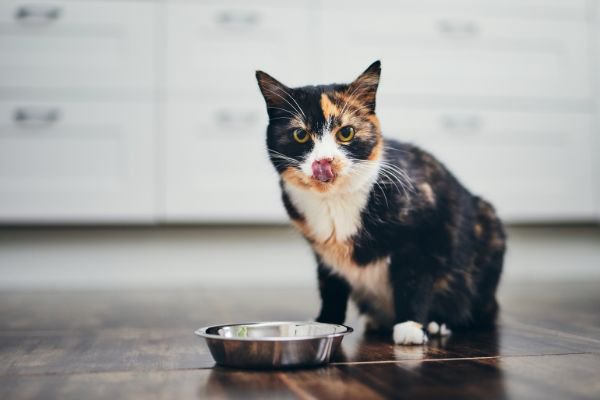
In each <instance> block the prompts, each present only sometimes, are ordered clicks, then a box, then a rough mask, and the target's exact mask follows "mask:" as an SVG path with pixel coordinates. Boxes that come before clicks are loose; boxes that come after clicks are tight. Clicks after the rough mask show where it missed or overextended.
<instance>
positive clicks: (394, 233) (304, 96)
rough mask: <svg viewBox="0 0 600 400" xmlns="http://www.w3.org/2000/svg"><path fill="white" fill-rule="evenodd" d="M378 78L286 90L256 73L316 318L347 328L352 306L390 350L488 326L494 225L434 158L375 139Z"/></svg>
mask: <svg viewBox="0 0 600 400" xmlns="http://www.w3.org/2000/svg"><path fill="white" fill-rule="evenodd" d="M380 75H381V63H380V62H379V61H376V62H374V63H373V64H372V65H371V66H369V67H368V68H367V69H366V70H365V71H364V72H363V73H362V74H361V75H360V76H359V77H358V78H357V79H355V80H354V81H353V82H352V83H350V84H330V85H319V86H304V87H298V88H289V87H287V86H285V85H284V84H282V83H280V82H279V81H277V80H276V79H275V78H273V77H271V76H270V75H268V74H267V73H265V72H262V71H257V72H256V78H257V81H258V85H259V88H260V90H261V92H262V95H263V97H264V99H265V102H266V105H267V114H268V117H269V123H268V127H267V140H266V144H267V148H268V154H269V158H270V161H271V163H272V164H273V166H274V167H275V169H276V170H277V172H278V173H279V176H280V187H281V196H282V200H283V204H284V206H285V209H286V210H287V213H288V215H289V217H290V219H291V221H292V223H293V224H294V225H295V226H296V227H297V228H298V230H299V231H300V232H301V233H302V235H303V236H304V237H305V238H306V240H307V241H308V242H309V243H310V245H311V247H312V249H313V251H314V254H315V257H316V261H317V266H318V268H317V270H318V280H319V292H320V296H321V310H320V313H319V315H318V317H317V319H316V320H317V321H319V322H327V323H336V324H342V323H344V320H345V318H346V309H347V304H348V300H349V299H350V298H351V299H352V300H354V302H355V303H356V305H357V307H358V310H359V311H360V313H361V314H364V315H365V316H366V317H367V329H368V330H369V331H371V330H373V331H388V332H390V331H391V332H392V337H393V340H394V342H395V343H396V344H404V345H417V344H424V343H426V342H427V340H428V333H429V335H447V334H449V333H450V332H451V331H452V330H455V329H468V328H480V327H491V326H493V325H494V323H495V319H496V315H497V313H498V309H499V307H498V303H497V301H496V288H497V286H498V283H499V280H500V275H501V273H502V266H503V259H504V253H505V248H506V235H505V231H504V228H503V225H502V222H501V221H500V219H499V218H498V216H497V214H496V212H495V210H494V208H493V206H492V205H491V204H490V203H488V202H487V201H485V200H483V199H482V198H480V197H478V196H475V195H472V194H471V193H470V192H469V191H468V190H467V189H465V187H463V186H462V185H461V183H460V182H459V181H458V180H457V179H456V178H455V177H454V176H453V175H452V174H451V173H450V172H449V171H448V169H447V168H446V167H445V166H444V165H443V164H442V163H441V162H439V161H438V160H436V159H435V158H434V157H433V156H432V155H431V154H429V153H427V152H426V151H424V150H422V149H420V148H418V147H417V146H414V145H411V144H407V143H401V142H398V141H395V140H391V139H387V138H384V137H383V136H382V133H381V127H380V122H379V119H378V117H377V115H376V114H375V105H376V94H377V88H378V86H379V80H380ZM474 168H476V166H474Z"/></svg>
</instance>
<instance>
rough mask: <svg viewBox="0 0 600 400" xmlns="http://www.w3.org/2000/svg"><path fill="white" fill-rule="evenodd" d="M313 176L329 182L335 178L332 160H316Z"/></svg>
mask: <svg viewBox="0 0 600 400" xmlns="http://www.w3.org/2000/svg"><path fill="white" fill-rule="evenodd" d="M312 171H313V177H314V178H315V179H317V180H319V181H321V182H327V181H330V180H332V179H333V170H332V169H331V162H329V161H328V160H320V161H315V162H313V164H312Z"/></svg>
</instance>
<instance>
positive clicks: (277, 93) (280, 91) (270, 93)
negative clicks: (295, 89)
mask: <svg viewBox="0 0 600 400" xmlns="http://www.w3.org/2000/svg"><path fill="white" fill-rule="evenodd" d="M256 80H257V81H258V87H259V88H260V91H261V93H262V95H263V97H264V98H265V101H266V102H267V108H268V107H281V106H282V105H283V104H284V103H285V102H286V100H285V98H286V97H287V96H288V95H289V94H288V93H289V91H290V89H289V88H288V87H287V86H285V85H284V84H283V83H281V82H279V81H278V80H277V79H275V78H273V77H272V76H271V75H269V74H267V73H266V72H263V71H256Z"/></svg>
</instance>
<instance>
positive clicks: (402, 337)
mask: <svg viewBox="0 0 600 400" xmlns="http://www.w3.org/2000/svg"><path fill="white" fill-rule="evenodd" d="M394 343H396V344H404V345H411V344H425V343H427V334H425V331H423V325H421V324H419V323H418V322H414V321H406V322H402V323H400V324H396V325H394Z"/></svg>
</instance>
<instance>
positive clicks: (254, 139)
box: [164, 97, 285, 222]
mask: <svg viewBox="0 0 600 400" xmlns="http://www.w3.org/2000/svg"><path fill="white" fill-rule="evenodd" d="M257 100H258V99H257ZM253 103H254V104H255V105H251V104H253ZM166 121H167V122H166V146H165V147H166V160H165V161H166V163H165V165H166V174H165V180H166V182H165V184H166V190H165V201H164V204H165V218H166V219H167V221H185V222H190V221H216V222H223V221H225V222H238V221H245V222H249V221H250V222H264V221H284V220H285V216H284V210H283V206H282V205H281V200H280V197H281V196H280V192H279V187H278V175H277V173H276V172H275V170H274V168H273V167H272V166H271V164H270V162H269V159H268V156H267V150H266V143H265V142H266V133H265V132H266V126H267V121H266V113H265V110H264V106H263V105H262V104H260V103H259V102H258V101H252V99H240V98H239V97H238V98H236V99H233V100H232V101H227V102H214V101H208V100H207V101H203V102H197V103H185V104H183V103H174V102H173V103H170V104H169V105H168V107H167V116H166Z"/></svg>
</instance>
